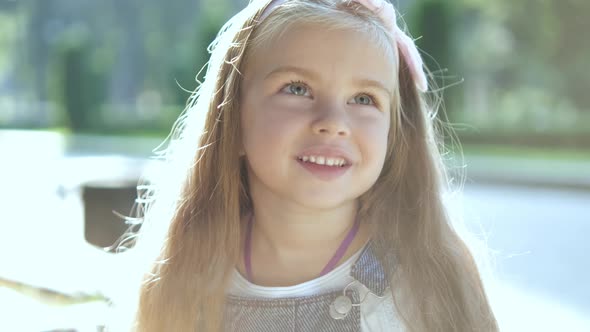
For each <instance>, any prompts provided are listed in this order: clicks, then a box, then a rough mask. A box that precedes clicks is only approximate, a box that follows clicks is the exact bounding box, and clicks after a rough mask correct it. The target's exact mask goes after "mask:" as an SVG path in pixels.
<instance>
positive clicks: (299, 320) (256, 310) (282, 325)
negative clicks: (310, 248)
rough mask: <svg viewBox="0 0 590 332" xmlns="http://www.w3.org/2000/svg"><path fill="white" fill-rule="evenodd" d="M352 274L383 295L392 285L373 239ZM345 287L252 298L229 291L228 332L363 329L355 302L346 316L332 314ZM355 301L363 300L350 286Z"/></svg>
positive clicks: (362, 253)
mask: <svg viewBox="0 0 590 332" xmlns="http://www.w3.org/2000/svg"><path fill="white" fill-rule="evenodd" d="M350 276H351V277H353V278H354V279H355V280H357V281H359V282H360V283H362V284H363V285H365V286H366V287H367V288H368V289H369V290H370V291H371V292H372V293H373V294H376V295H377V296H383V295H384V292H385V290H386V289H387V286H388V281H387V279H386V276H385V272H384V270H383V267H382V265H381V264H380V263H379V261H378V260H377V257H375V255H374V252H373V249H372V242H369V243H368V244H367V246H366V247H365V248H364V249H363V251H362V252H361V254H360V256H359V258H358V259H357V260H356V262H355V263H354V265H353V266H352V269H351V273H350ZM342 293H343V291H342V290H340V291H335V292H330V293H324V294H318V295H312V296H304V297H288V298H272V299H261V298H249V297H239V296H233V295H228V296H227V301H226V306H225V307H226V308H225V314H224V329H223V330H224V331H227V332H230V331H231V332H277V331H281V332H282V331H290V332H315V331H326V332H348V331H350V332H353V331H354V332H360V331H361V325H360V318H361V313H360V306H354V307H352V309H351V310H350V312H349V313H348V314H347V315H346V316H345V317H344V318H342V319H335V318H332V315H331V314H330V305H331V304H332V303H333V302H334V300H336V298H337V297H338V296H340V295H342ZM346 295H347V296H348V297H349V298H350V300H352V303H359V302H360V300H361V299H360V294H359V293H358V291H357V290H356V289H354V288H349V289H347V290H346Z"/></svg>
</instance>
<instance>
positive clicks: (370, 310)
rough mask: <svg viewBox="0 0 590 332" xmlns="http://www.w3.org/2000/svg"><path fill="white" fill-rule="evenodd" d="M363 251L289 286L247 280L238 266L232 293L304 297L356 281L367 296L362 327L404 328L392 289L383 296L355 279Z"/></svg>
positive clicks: (371, 330) (368, 330)
mask: <svg viewBox="0 0 590 332" xmlns="http://www.w3.org/2000/svg"><path fill="white" fill-rule="evenodd" d="M361 252H362V249H361V250H359V251H358V252H357V253H355V254H354V255H353V256H352V257H350V258H349V259H348V260H346V261H345V262H344V263H343V264H341V265H339V266H338V267H336V268H335V269H334V270H332V271H331V272H329V273H327V274H325V275H323V276H321V277H318V278H316V279H313V280H310V281H306V282H304V283H301V284H298V285H294V286H288V287H265V286H259V285H255V284H253V283H251V282H249V281H248V280H246V278H244V277H243V276H242V275H241V274H240V273H239V272H238V271H237V270H234V275H233V278H232V282H231V284H230V287H229V289H228V294H230V295H234V296H240V297H251V298H265V299H273V298H289V297H302V296H311V295H317V294H322V293H329V292H334V291H341V290H343V289H344V288H345V287H346V286H347V285H349V284H351V282H353V283H352V284H351V285H350V286H349V288H353V287H354V288H355V289H356V290H357V291H358V292H359V294H360V296H361V298H364V300H363V301H362V302H361V305H360V307H361V308H360V309H361V310H360V311H361V330H362V331H363V332H377V331H403V325H402V323H401V321H400V319H399V318H398V316H397V314H396V310H395V307H394V304H393V299H392V295H391V292H390V291H389V290H387V291H386V292H385V293H384V296H383V297H379V296H377V295H375V294H373V293H371V292H370V291H369V289H368V288H367V287H365V286H364V285H363V284H361V283H360V282H358V281H356V282H355V279H354V278H353V277H352V276H351V275H350V273H351V268H352V266H353V264H354V263H355V261H356V260H357V259H358V258H359V255H360V254H361Z"/></svg>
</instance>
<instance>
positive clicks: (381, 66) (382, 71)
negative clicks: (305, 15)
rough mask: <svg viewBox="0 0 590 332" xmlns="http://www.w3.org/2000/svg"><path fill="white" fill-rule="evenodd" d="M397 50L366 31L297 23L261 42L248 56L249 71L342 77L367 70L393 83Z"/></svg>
mask: <svg viewBox="0 0 590 332" xmlns="http://www.w3.org/2000/svg"><path fill="white" fill-rule="evenodd" d="M396 66H397V64H396V54H395V53H394V52H393V50H392V47H391V46H389V47H388V46H387V45H385V46H384V45H383V43H379V40H378V39H377V38H375V36H372V35H371V34H369V33H368V32H366V31H358V30H353V29H347V28H343V27H337V28H336V27H329V26H325V25H320V24H314V23H296V24H292V25H290V26H289V27H288V28H287V29H285V30H284V31H282V32H281V33H280V34H278V35H277V37H276V38H272V39H269V40H268V41H267V42H264V43H261V44H259V45H258V46H257V49H255V50H253V52H252V53H251V55H250V56H248V57H247V61H246V66H245V67H246V70H245V72H246V73H247V75H248V74H250V75H254V76H261V75H268V74H269V73H270V72H272V71H274V70H276V69H277V68H281V67H289V68H302V69H307V71H308V72H316V73H320V74H323V75H330V76H333V77H338V76H339V74H344V73H346V72H363V74H364V75H368V76H372V77H379V78H380V79H381V80H382V81H387V83H389V84H393V83H394V82H392V78H393V77H396V76H397V75H393V73H395V72H396Z"/></svg>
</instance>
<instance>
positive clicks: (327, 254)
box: [238, 202, 369, 286]
mask: <svg viewBox="0 0 590 332" xmlns="http://www.w3.org/2000/svg"><path fill="white" fill-rule="evenodd" d="M357 209H358V205H357V203H356V202H351V203H350V204H346V205H343V206H341V207H338V208H335V209H331V210H325V211H320V212H318V211H314V212H311V211H294V210H292V209H291V210H290V209H286V208H284V207H281V208H277V207H276V206H272V205H271V206H265V205H262V206H259V205H256V204H255V213H254V224H253V228H252V238H251V239H252V244H251V246H252V247H251V255H252V274H253V281H254V282H255V283H257V284H260V285H265V286H289V285H293V284H297V283H301V282H304V281H308V280H311V279H314V278H316V277H317V276H318V275H319V274H320V272H321V270H322V269H323V268H324V266H325V265H326V263H327V262H328V261H329V260H330V258H331V257H332V256H333V255H334V252H335V251H336V249H337V248H338V247H339V245H340V244H341V242H342V240H343V239H344V238H345V237H346V235H347V233H348V231H349V230H350V229H351V228H352V227H353V225H354V221H355V218H356V214H357ZM245 221H246V220H245ZM368 234H369V232H368V230H367V227H366V226H365V225H364V223H363V222H361V226H360V228H359V231H358V233H357V235H356V237H355V238H354V240H353V242H352V243H351V245H350V247H349V248H348V250H347V252H346V253H345V255H344V256H343V257H342V259H341V260H340V262H339V263H342V262H343V261H345V260H346V259H348V258H350V257H351V256H352V255H353V254H354V253H355V252H356V251H358V250H359V249H360V248H361V247H362V246H363V245H364V244H365V243H366V241H367V239H368ZM238 269H239V270H240V272H243V274H244V272H245V268H244V265H243V262H240V263H239V264H238ZM244 275H245V274H244Z"/></svg>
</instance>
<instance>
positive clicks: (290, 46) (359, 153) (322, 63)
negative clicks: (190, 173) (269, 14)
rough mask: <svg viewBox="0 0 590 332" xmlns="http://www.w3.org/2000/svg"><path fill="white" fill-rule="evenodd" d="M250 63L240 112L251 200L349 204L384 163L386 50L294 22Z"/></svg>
mask: <svg viewBox="0 0 590 332" xmlns="http://www.w3.org/2000/svg"><path fill="white" fill-rule="evenodd" d="M249 59H250V60H249V62H248V63H247V64H246V68H245V70H244V81H243V85H242V87H241V96H240V98H241V99H240V112H241V126H242V143H243V151H244V153H245V157H246V159H247V165H248V175H249V185H250V188H249V189H250V193H251V196H252V198H253V200H255V202H256V200H257V199H260V200H263V201H270V202H272V203H278V204H283V203H286V204H295V206H300V207H303V208H307V209H327V208H335V207H338V206H342V205H344V204H351V203H354V201H355V200H356V199H357V198H358V197H359V196H360V195H362V194H363V193H365V192H366V191H367V190H368V189H369V188H370V187H371V186H372V185H373V184H374V183H375V181H376V180H377V178H378V176H379V174H380V172H381V169H382V167H383V163H384V159H385V154H386V147H387V136H388V132H389V127H390V117H391V116H392V114H390V112H391V105H392V104H394V102H395V101H394V100H393V97H392V93H393V89H394V88H395V86H396V75H395V63H394V62H393V59H394V57H393V55H392V54H391V52H387V51H384V50H383V48H380V47H379V46H378V45H376V44H375V42H374V41H373V40H372V39H370V38H369V37H368V36H367V35H366V34H364V33H362V32H356V31H351V30H335V29H332V30H330V29H326V28H325V27H323V26H318V25H302V24H298V25H297V24H296V25H293V26H292V27H291V28H289V29H288V30H287V31H286V32H285V33H284V34H283V35H281V37H280V38H278V39H277V40H276V41H275V42H273V43H268V44H267V45H263V46H261V48H259V49H258V50H256V53H255V55H252V56H250V57H249ZM312 157H313V159H314V160H315V163H312V162H310V160H312ZM322 159H323V160H322ZM322 161H323V163H324V164H327V165H318V163H320V164H321V163H322ZM343 161H344V162H345V165H344V166H343V167H340V166H339V164H341V163H342V162H343ZM329 164H336V165H335V166H334V165H332V166H329Z"/></svg>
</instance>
